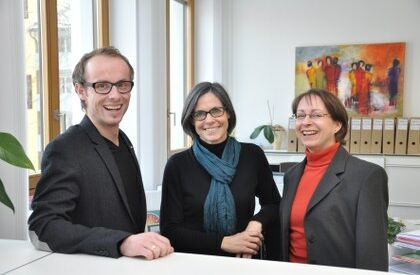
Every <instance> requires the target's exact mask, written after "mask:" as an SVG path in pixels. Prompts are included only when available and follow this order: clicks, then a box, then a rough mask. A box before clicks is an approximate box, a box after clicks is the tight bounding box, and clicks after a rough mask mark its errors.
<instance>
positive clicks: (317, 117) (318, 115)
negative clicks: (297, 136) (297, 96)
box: [292, 112, 330, 121]
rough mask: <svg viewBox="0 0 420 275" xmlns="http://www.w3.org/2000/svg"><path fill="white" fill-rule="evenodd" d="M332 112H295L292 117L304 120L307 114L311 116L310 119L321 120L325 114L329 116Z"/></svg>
mask: <svg viewBox="0 0 420 275" xmlns="http://www.w3.org/2000/svg"><path fill="white" fill-rule="evenodd" d="M329 115H330V114H326V113H322V112H313V113H310V114H306V113H303V112H301V113H296V114H294V115H293V116H292V117H294V118H295V119H296V120H299V121H302V120H304V119H305V118H306V117H307V116H308V117H309V119H311V120H320V119H322V118H323V117H325V116H329Z"/></svg>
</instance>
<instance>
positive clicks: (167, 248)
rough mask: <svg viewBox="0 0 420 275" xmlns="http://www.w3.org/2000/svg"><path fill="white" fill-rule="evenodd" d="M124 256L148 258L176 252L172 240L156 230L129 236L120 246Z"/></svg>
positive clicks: (151, 258)
mask: <svg viewBox="0 0 420 275" xmlns="http://www.w3.org/2000/svg"><path fill="white" fill-rule="evenodd" d="M120 252H121V254H122V255H123V256H128V257H135V256H143V257H145V258H146V259H147V260H153V259H157V258H159V257H163V256H166V255H168V254H169V253H172V252H174V248H173V247H172V246H171V243H170V241H169V240H168V239H167V238H165V237H163V236H162V235H159V234H157V233H155V232H147V233H140V234H135V235H130V236H128V237H127V238H126V239H125V240H124V241H123V242H122V243H121V246H120Z"/></svg>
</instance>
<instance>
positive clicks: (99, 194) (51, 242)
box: [29, 116, 146, 257]
mask: <svg viewBox="0 0 420 275" xmlns="http://www.w3.org/2000/svg"><path fill="white" fill-rule="evenodd" d="M120 135H121V136H122V137H123V139H124V140H125V142H126V143H127V144H128V146H129V148H130V152H131V154H132V156H133V159H134V161H135V162H136V163H135V164H136V166H137V168H138V179H139V182H138V184H140V185H141V188H140V189H141V193H140V194H138V196H139V200H140V202H141V206H142V208H143V209H142V211H140V212H141V213H142V217H137V219H135V218H134V217H133V216H132V211H130V208H129V205H128V202H127V195H126V192H125V190H124V185H123V182H122V180H121V176H120V173H119V170H118V166H117V164H116V162H115V160H114V157H113V155H112V152H111V151H110V150H109V147H108V145H107V144H106V142H105V140H104V138H103V137H102V136H101V135H100V134H99V132H98V131H97V129H96V128H95V126H94V125H93V123H92V122H91V121H90V120H89V118H88V117H87V116H85V117H84V119H83V120H82V122H81V123H80V124H78V125H75V126H72V127H70V128H69V129H68V130H67V131H66V132H65V133H63V134H61V135H59V136H58V137H57V138H56V139H55V140H53V141H52V142H51V143H50V144H49V145H48V146H47V147H46V149H45V152H44V155H43V160H42V164H41V166H42V175H41V179H40V181H39V183H38V186H37V188H36V191H35V195H34V199H33V202H32V209H33V213H32V215H31V216H30V218H29V231H30V232H29V235H30V238H31V241H32V242H33V243H34V245H35V246H36V247H37V248H38V249H42V250H52V251H55V252H61V253H87V254H94V255H101V256H108V257H119V256H121V255H120V252H119V244H120V243H121V241H122V240H123V239H125V238H126V237H127V236H129V235H131V234H133V233H140V232H143V231H144V226H145V221H146V199H145V194H144V189H143V183H142V181H141V174H140V168H139V165H138V163H137V160H136V157H135V153H134V150H133V147H132V145H131V143H130V141H129V140H128V138H127V136H126V135H125V134H124V133H123V132H122V131H120ZM136 220H140V221H143V222H142V223H141V224H136V222H135V221H136Z"/></svg>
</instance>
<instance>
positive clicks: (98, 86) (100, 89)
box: [83, 80, 134, 95]
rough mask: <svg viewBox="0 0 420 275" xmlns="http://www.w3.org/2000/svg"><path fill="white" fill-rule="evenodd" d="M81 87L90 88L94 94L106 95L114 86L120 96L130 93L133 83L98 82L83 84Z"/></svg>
mask: <svg viewBox="0 0 420 275" xmlns="http://www.w3.org/2000/svg"><path fill="white" fill-rule="evenodd" d="M83 86H85V87H92V88H93V89H94V90H95V92H97V93H98V94H103V95H104V94H108V93H109V92H110V91H111V90H112V87H113V86H115V87H117V90H118V92H120V93H121V94H126V93H129V92H131V90H132V89H133V86H134V82H133V81H125V80H123V81H118V82H115V83H112V82H107V81H100V82H94V83H91V82H84V83H83Z"/></svg>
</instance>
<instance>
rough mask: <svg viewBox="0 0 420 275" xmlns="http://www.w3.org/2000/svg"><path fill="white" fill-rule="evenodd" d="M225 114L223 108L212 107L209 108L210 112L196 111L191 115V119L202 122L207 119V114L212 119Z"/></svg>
mask: <svg viewBox="0 0 420 275" xmlns="http://www.w3.org/2000/svg"><path fill="white" fill-rule="evenodd" d="M224 113H225V108H224V107H214V108H211V109H210V111H208V112H206V111H201V110H200V111H196V112H194V113H192V115H191V117H192V118H193V119H194V120H196V121H202V120H205V119H206V117H207V114H210V115H211V116H212V117H221V116H223V114H224Z"/></svg>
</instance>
